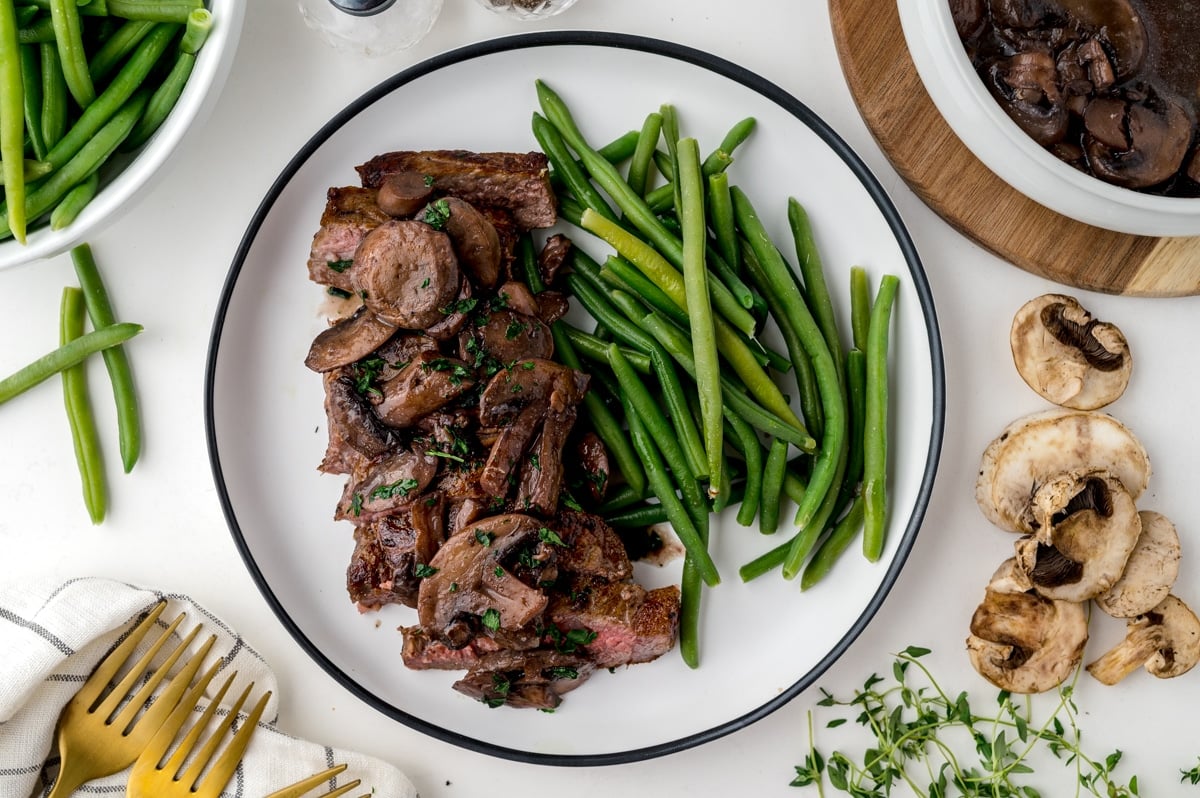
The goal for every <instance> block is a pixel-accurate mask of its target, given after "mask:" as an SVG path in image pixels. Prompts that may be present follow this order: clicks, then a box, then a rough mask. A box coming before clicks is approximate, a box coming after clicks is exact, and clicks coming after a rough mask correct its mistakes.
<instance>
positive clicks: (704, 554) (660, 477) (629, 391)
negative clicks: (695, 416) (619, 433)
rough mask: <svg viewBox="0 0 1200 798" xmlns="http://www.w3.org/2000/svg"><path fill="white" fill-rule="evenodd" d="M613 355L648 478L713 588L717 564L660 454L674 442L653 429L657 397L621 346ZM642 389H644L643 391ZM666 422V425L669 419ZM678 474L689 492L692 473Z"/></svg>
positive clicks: (717, 579) (665, 432) (658, 417)
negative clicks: (627, 360)
mask: <svg viewBox="0 0 1200 798" xmlns="http://www.w3.org/2000/svg"><path fill="white" fill-rule="evenodd" d="M610 355H611V356H612V362H613V371H614V372H615V373H616V375H617V381H618V382H619V383H620V385H621V388H622V389H623V395H622V397H621V399H622V402H623V403H624V404H625V415H626V417H627V419H628V421H629V431H630V434H631V436H632V438H633V445H634V448H635V449H636V450H637V451H638V453H639V454H640V455H641V457H642V462H643V463H644V464H645V467H646V477H647V480H648V482H649V483H650V486H651V490H652V491H653V493H654V495H655V496H657V497H658V500H659V502H661V503H662V505H663V508H664V511H665V512H666V513H667V518H668V519H669V520H670V522H671V526H672V527H673V528H674V530H675V534H676V535H677V536H678V537H679V542H680V543H682V544H683V547H684V548H685V549H686V550H687V551H688V552H689V553H690V554H692V556H693V557H694V558H695V561H696V568H697V569H698V570H699V572H700V576H701V578H702V579H703V580H704V583H705V584H707V585H709V586H710V587H713V586H715V585H717V584H719V583H720V581H721V577H720V574H719V573H718V572H717V566H716V564H715V563H713V561H712V556H711V555H710V554H709V552H708V548H707V547H706V546H705V545H704V541H703V540H702V539H701V537H700V533H699V532H698V531H697V529H696V526H695V523H694V522H693V520H692V516H691V515H690V513H689V512H688V510H687V508H686V507H684V504H683V502H682V501H681V500H680V498H679V496H678V495H676V493H675V490H676V488H675V485H673V484H672V480H671V477H670V475H668V473H667V466H666V465H665V464H664V463H663V457H664V456H665V454H660V446H661V445H662V444H666V445H667V446H669V445H670V443H669V441H670V432H669V430H667V429H665V428H663V427H662V426H659V428H658V429H657V430H654V431H651V425H652V424H654V425H658V422H659V421H661V420H662V419H661V414H657V415H656V414H655V413H654V412H653V411H654V409H655V405H654V400H653V398H651V397H650V396H649V395H648V394H645V393H644V392H645V388H644V387H642V384H641V382H640V381H639V380H638V379H637V376H636V375H635V374H634V373H633V371H632V369H629V368H628V364H622V357H621V351H620V349H618V348H617V347H615V346H614V347H613V348H612V349H611V350H610ZM639 388H641V391H640V392H639V391H638V389H639ZM635 395H636V397H635ZM647 399H648V400H649V403H648V404H647V402H646V401H645V400H647ZM643 411H646V412H647V416H648V417H647V416H644V415H642V413H643ZM663 423H664V424H665V422H663ZM676 477H681V479H678V480H677V482H678V483H679V489H680V491H681V492H683V491H685V490H686V489H685V487H684V486H685V485H686V484H687V479H688V474H686V472H685V473H682V474H680V473H678V472H676ZM697 490H698V489H697ZM685 496H686V494H685Z"/></svg>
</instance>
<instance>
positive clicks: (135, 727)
mask: <svg viewBox="0 0 1200 798" xmlns="http://www.w3.org/2000/svg"><path fill="white" fill-rule="evenodd" d="M166 606H167V604H166V602H165V601H164V602H161V603H159V604H158V605H157V606H155V607H154V609H153V610H151V611H150V614H149V615H147V616H146V617H145V618H144V619H143V620H142V621H141V622H140V623H139V624H138V625H137V626H135V627H134V628H133V630H132V631H130V633H129V635H128V636H127V637H126V638H125V640H124V641H122V642H121V644H120V645H119V646H117V647H116V648H115V649H113V650H112V651H111V652H110V653H109V654H108V656H106V657H105V658H104V659H103V660H102V661H101V662H100V664H99V665H97V666H96V670H95V671H94V672H93V673H92V675H91V676H89V677H88V679H87V681H85V682H84V683H83V686H82V687H81V688H79V691H78V692H77V693H76V694H75V696H74V697H73V698H72V699H71V700H70V702H68V703H67V705H66V707H64V708H63V712H62V715H61V716H60V717H59V721H58V732H57V738H58V751H59V757H60V759H61V764H60V765H59V771H58V778H57V779H55V782H54V789H52V790H51V791H50V795H49V796H48V798H66V796H68V795H70V794H71V793H73V792H74V791H75V790H76V789H77V788H78V787H79V786H80V785H82V784H83V783H84V782H87V781H91V780H92V779H98V778H101V777H102V776H109V775H112V774H113V773H116V772H118V771H120V770H123V769H124V768H126V767H129V765H130V764H132V763H133V761H134V760H135V759H137V756H138V754H139V753H141V751H142V749H143V748H145V747H146V744H147V743H148V742H149V741H150V739H151V737H153V735H154V733H155V732H156V731H157V730H158V727H159V726H161V725H162V723H163V721H165V720H166V718H167V715H168V714H169V713H170V712H171V710H172V709H173V708H174V707H175V705H176V704H177V703H179V698H180V696H182V695H183V691H184V690H185V689H186V688H187V685H188V683H189V682H191V680H192V677H193V676H195V674H196V671H197V670H199V669H200V664H201V662H202V661H203V660H204V657H205V655H206V654H207V653H208V650H209V648H211V646H212V644H213V643H214V642H215V641H216V637H215V636H214V637H211V638H209V640H208V641H207V642H206V643H205V644H204V645H203V646H202V647H201V649H200V651H198V652H197V653H196V654H195V655H193V656H192V657H191V658H190V659H189V660H188V661H187V663H186V664H185V665H184V667H183V669H182V670H181V671H180V673H179V677H180V678H179V679H175V680H172V682H171V684H170V685H169V686H168V687H167V688H166V689H164V691H163V693H162V694H161V695H159V696H158V698H157V699H153V703H152V704H150V706H149V708H148V709H146V711H145V712H143V713H142V714H141V715H139V714H138V713H139V712H140V711H141V710H142V709H143V708H144V707H146V704H147V702H150V701H151V700H152V698H151V697H152V694H153V693H154V690H155V689H157V688H158V685H159V684H160V683H161V682H162V680H163V678H164V677H165V676H166V675H167V673H168V672H169V671H170V670H171V668H173V667H175V664H176V663H177V662H178V661H179V658H180V657H181V656H182V655H183V652H184V651H185V650H186V649H187V647H188V646H189V645H191V642H192V641H193V640H194V639H195V637H196V634H197V633H198V632H199V631H200V627H199V626H197V627H196V628H194V629H192V631H191V632H190V633H189V634H188V635H187V637H185V638H184V639H183V642H181V643H180V644H179V645H178V646H176V647H175V649H174V650H173V651H172V652H171V654H170V656H169V657H167V659H166V661H165V662H164V663H163V664H162V666H161V667H160V668H158V669H157V670H156V671H155V672H154V673H153V674H152V675H151V676H150V677H149V678H147V680H146V682H145V684H143V685H142V687H141V689H139V690H138V691H137V692H136V693H133V689H134V687H135V685H136V684H137V682H138V680H139V679H141V678H143V676H144V674H145V673H146V670H147V669H148V668H149V666H150V663H151V661H152V660H153V659H154V657H155V656H157V655H158V653H159V651H160V650H161V649H162V647H163V646H164V645H165V644H166V642H167V640H169V639H170V637H171V635H172V634H173V633H174V632H175V630H176V629H177V628H178V627H179V624H180V622H182V621H183V615H182V614H180V615H179V616H178V617H177V618H176V619H175V620H174V621H172V622H171V625H170V626H169V627H167V629H166V631H164V632H163V633H162V634H161V635H159V637H158V639H157V640H155V641H154V643H153V644H152V645H151V646H150V649H149V651H147V652H146V653H145V654H144V655H143V656H142V657H141V658H140V659H139V660H138V661H137V662H135V663H134V664H133V665H132V666H131V667H130V668H129V670H128V672H127V673H126V674H125V677H124V678H123V679H121V681H120V682H119V683H117V684H116V685H114V686H113V687H112V688H111V689H110V690H109V691H108V692H107V693H106V692H105V688H107V687H108V686H109V683H110V682H111V681H112V680H113V678H114V677H116V675H117V674H118V673H119V672H120V671H121V669H122V668H124V667H125V666H126V665H127V664H128V662H129V661H130V660H131V659H132V657H133V653H134V650H135V649H136V648H137V646H138V644H139V643H140V642H141V641H142V638H144V637H145V636H146V633H147V632H148V631H149V630H150V629H151V628H152V627H153V626H154V624H155V622H156V621H157V620H158V617H159V616H160V615H162V612H163V610H164V609H165V608H166ZM122 702H125V703H124V704H123V705H122Z"/></svg>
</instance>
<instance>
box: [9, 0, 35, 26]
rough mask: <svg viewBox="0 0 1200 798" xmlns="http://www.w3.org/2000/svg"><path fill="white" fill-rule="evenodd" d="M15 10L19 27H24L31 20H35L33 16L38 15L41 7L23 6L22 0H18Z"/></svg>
mask: <svg viewBox="0 0 1200 798" xmlns="http://www.w3.org/2000/svg"><path fill="white" fill-rule="evenodd" d="M15 11H16V20H17V27H18V28H23V27H25V26H26V25H28V24H29V23H30V22H33V18H34V17H36V16H37V15H38V12H39V11H41V9H39V8H38V7H37V6H23V5H21V3H20V2H17V3H16V7H15Z"/></svg>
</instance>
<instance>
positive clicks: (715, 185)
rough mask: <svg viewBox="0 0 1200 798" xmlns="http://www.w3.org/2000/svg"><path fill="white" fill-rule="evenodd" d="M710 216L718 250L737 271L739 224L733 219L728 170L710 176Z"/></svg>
mask: <svg viewBox="0 0 1200 798" xmlns="http://www.w3.org/2000/svg"><path fill="white" fill-rule="evenodd" d="M708 218H709V221H710V222H711V224H712V229H713V235H714V236H715V237H716V239H717V251H718V252H720V253H721V257H722V258H724V259H725V262H726V263H728V264H729V265H730V268H732V269H733V270H734V271H736V270H737V264H738V263H739V261H740V255H739V253H738V240H737V226H736V223H735V222H734V219H733V200H732V198H731V197H730V196H729V175H728V174H727V173H726V172H717V173H716V174H712V175H709V176H708Z"/></svg>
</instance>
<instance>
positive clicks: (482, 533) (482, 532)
mask: <svg viewBox="0 0 1200 798" xmlns="http://www.w3.org/2000/svg"><path fill="white" fill-rule="evenodd" d="M495 539H496V535H495V534H494V533H492V532H488V531H487V530H486V529H476V530H475V540H476V542H478V543H479V545H480V546H490V545H492V541H493V540H495Z"/></svg>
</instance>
